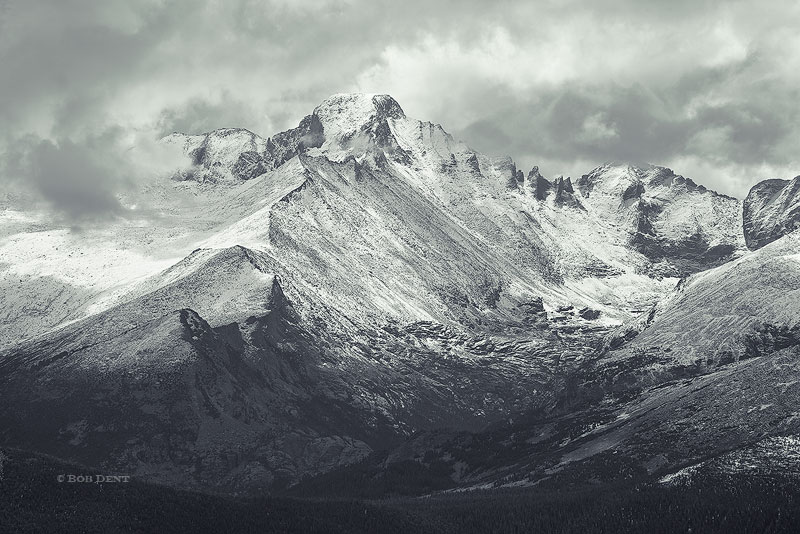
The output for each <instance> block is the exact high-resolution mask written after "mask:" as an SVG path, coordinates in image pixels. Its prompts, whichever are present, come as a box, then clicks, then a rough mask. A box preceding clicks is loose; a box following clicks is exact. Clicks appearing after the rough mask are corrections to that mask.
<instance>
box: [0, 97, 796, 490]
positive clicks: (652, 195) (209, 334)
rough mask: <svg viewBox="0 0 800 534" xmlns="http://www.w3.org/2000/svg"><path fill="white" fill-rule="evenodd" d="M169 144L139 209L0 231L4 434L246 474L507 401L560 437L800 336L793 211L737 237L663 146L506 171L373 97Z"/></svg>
mask: <svg viewBox="0 0 800 534" xmlns="http://www.w3.org/2000/svg"><path fill="white" fill-rule="evenodd" d="M164 142H168V143H180V144H181V146H183V147H184V149H185V150H186V152H187V154H189V155H190V156H191V158H192V160H193V164H192V165H191V166H190V167H189V168H187V169H185V170H184V171H183V172H182V173H180V175H179V178H182V179H179V180H165V181H164V182H163V183H160V182H159V183H155V184H150V185H148V188H146V189H145V190H143V191H142V192H140V193H137V194H138V195H139V196H138V197H137V202H141V203H142V205H143V206H147V207H148V209H149V211H147V210H143V211H141V212H139V211H137V212H136V214H135V215H136V217H140V218H138V219H137V218H136V217H134V216H133V215H132V216H131V218H130V219H125V220H120V221H114V222H112V223H109V225H108V226H107V227H104V228H102V229H97V230H92V229H89V230H86V231H84V232H82V233H80V234H76V233H72V232H70V231H69V230H68V229H59V228H49V227H47V226H46V225H47V222H46V221H36V222H35V223H31V224H29V225H27V226H26V225H21V226H20V230H19V232H17V233H15V234H13V235H11V236H8V237H7V238H4V239H3V240H2V241H0V291H2V292H3V296H4V309H3V311H2V313H3V314H4V315H0V333H2V334H3V335H2V338H1V339H0V436H1V437H2V439H3V442H4V443H8V444H10V445H15V446H20V447H24V448H29V449H34V450H39V451H42V452H47V453H50V454H54V455H57V456H59V457H62V458H66V459H71V460H73V461H81V462H84V463H88V464H90V465H95V466H97V467H103V468H105V469H114V470H118V471H120V472H128V473H132V474H136V475H137V476H141V477H145V478H151V479H154V480H157V481H159V482H164V483H169V484H175V485H182V486H191V487H200V488H208V487H214V489H218V490H223V491H263V490H264V489H267V488H277V487H281V486H283V485H286V484H291V483H294V482H297V481H298V480H300V479H302V478H303V477H304V476H307V475H317V474H319V473H322V472H325V471H328V470H330V469H332V468H334V467H337V466H341V465H344V464H348V463H352V462H354V461H357V460H359V459H361V458H363V457H364V456H365V455H367V454H368V453H370V452H371V451H375V450H380V449H387V448H392V447H395V446H398V445H399V444H402V443H403V442H404V441H405V440H407V439H408V438H409V437H410V436H412V435H415V434H416V433H419V432H424V433H426V432H437V431H440V430H441V429H444V428H446V429H448V432H449V431H454V432H456V433H458V432H477V431H479V430H481V429H483V428H486V427H487V425H502V424H503V421H507V420H508V419H509V418H513V417H516V415H517V414H528V415H526V417H532V416H530V414H538V415H537V417H544V418H545V419H546V418H548V417H567V419H565V420H564V421H563V426H562V427H560V430H559V432H560V433H558V432H557V433H555V434H553V436H556V434H558V440H556V437H553V440H556V441H554V442H553V443H552V447H553V448H554V450H555V449H558V447H559V445H558V443H561V442H563V441H564V440H565V439H567V437H568V436H569V435H572V434H573V433H575V432H577V433H578V435H580V434H581V433H582V432H583V431H581V430H580V428H579V427H576V426H574V425H575V424H578V423H575V420H570V419H569V417H570V416H571V415H570V414H571V413H572V412H570V410H573V409H578V408H580V409H584V407H585V403H586V402H594V401H597V400H598V399H603V398H606V397H605V396H606V395H609V396H614V395H616V396H617V397H619V396H624V395H625V394H627V393H626V392H629V391H631V390H635V389H636V388H639V389H641V388H642V387H649V385H652V384H655V383H658V381H659V380H661V379H662V378H663V379H673V378H674V377H675V376H676V371H675V370H676V369H678V368H681V366H683V367H686V368H687V369H688V368H689V367H691V369H689V370H688V371H686V373H687V376H689V375H691V376H695V375H697V374H698V373H702V372H707V371H709V369H710V370H712V371H713V370H716V369H718V368H720V367H724V366H725V365H728V363H726V362H728V360H730V361H731V362H735V361H744V360H747V359H748V358H750V359H753V358H757V357H761V356H752V355H754V354H759V355H762V356H763V355H766V354H771V353H772V352H774V351H778V350H786V349H787V348H790V346H791V344H792V343H793V341H792V340H794V339H796V337H797V336H796V324H795V323H793V322H792V319H791V317H793V316H794V315H792V314H795V312H796V311H797V310H795V308H796V306H794V305H793V302H795V301H796V300H798V299H796V296H795V295H794V294H793V293H792V288H791V287H788V286H786V284H792V283H794V282H793V281H794V278H795V277H796V274H797V273H796V272H795V271H796V269H795V266H796V264H797V262H796V260H795V259H793V258H794V256H793V254H795V255H796V252H793V251H794V250H796V249H797V243H796V239H795V237H796V236H794V235H787V236H784V237H783V238H781V239H779V240H777V241H776V242H774V243H772V244H770V245H768V246H766V247H764V248H762V249H760V250H758V251H756V252H755V253H746V252H745V251H744V248H745V247H744V244H743V237H742V235H741V228H742V221H741V209H740V206H739V203H738V201H736V200H735V199H731V198H729V197H725V196H722V195H718V194H716V193H713V192H711V191H708V190H706V189H705V188H704V187H702V186H699V185H696V184H695V183H694V182H692V181H691V180H688V179H686V178H683V177H681V176H678V175H676V174H674V173H673V172H672V171H670V170H669V169H665V168H662V167H652V166H651V167H633V166H629V165H605V166H602V167H599V168H597V169H595V170H594V171H592V172H590V173H589V174H587V175H584V176H583V177H581V179H580V180H578V181H576V183H574V184H573V183H572V181H571V179H570V178H566V179H564V178H561V177H560V178H557V179H555V180H553V181H549V180H547V179H545V178H544V177H543V176H542V175H541V174H540V173H539V170H538V168H536V167H534V169H532V170H531V172H529V173H528V174H527V176H525V175H524V174H523V173H522V172H521V171H520V170H519V169H517V166H516V164H515V163H514V162H513V161H512V160H511V159H510V158H507V157H506V158H496V157H489V156H486V155H483V154H480V153H477V152H475V151H474V150H472V149H471V148H469V147H468V146H467V145H465V144H464V143H461V142H459V141H457V140H455V139H454V138H453V137H452V136H450V135H449V134H448V133H447V132H446V131H445V130H444V129H443V128H442V127H441V126H439V125H435V124H431V123H430V122H421V121H418V120H415V119H413V118H410V117H407V116H406V115H405V113H404V112H403V110H402V108H401V107H400V106H399V104H398V103H397V102H396V101H394V99H392V98H391V97H389V96H386V95H362V94H343V95H334V96H332V97H330V98H329V99H326V100H325V101H324V102H322V103H321V104H320V105H319V106H317V107H316V108H315V109H314V110H313V112H312V113H311V114H310V115H308V116H307V117H306V118H304V119H303V120H302V121H301V123H300V124H299V125H298V127H297V128H294V129H292V130H288V131H286V132H283V133H279V134H276V135H273V136H272V137H270V138H262V137H259V136H257V135H256V134H253V133H252V132H248V131H246V130H236V129H225V130H216V131H214V132H210V133H208V134H204V135H200V136H188V135H183V134H174V135H172V136H169V137H168V138H166V139H165V140H164ZM130 203H131V204H132V203H133V202H132V201H131V202H130ZM139 213H141V215H139ZM43 228H44V230H43ZM726 261H727V263H725V262H726ZM720 263H722V264H723V265H721V266H718V265H719V264H720ZM678 276H681V277H683V276H688V278H686V279H685V280H683V281H682V282H680V284H679V279H678ZM781 284H784V286H786V287H784V286H781ZM676 286H677V288H676ZM793 287H796V285H795V286H793ZM757 321H758V322H759V324H758V325H757V324H756V322H757ZM726 325H728V326H726ZM730 325H732V326H730ZM732 329H733V330H732ZM736 329H739V333H740V334H741V336H740V337H741V339H740V338H739V337H736V339H737V340H738V341H737V343H738V344H737V345H736V350H735V351H732V352H731V353H730V354H731V355H732V356H730V357H729V355H728V353H725V354H722V353H721V352H720V350H721V347H723V345H724V343H725V342H726V339H727V338H732V337H735V334H736ZM748 336H750V337H748ZM739 341H740V342H739ZM718 353H719V354H718ZM748 355H750V356H748ZM697 360H700V361H702V362H704V363H703V365H702V366H701V367H702V369H699V370H698V369H695V368H696V367H697V366H696V364H695V362H696V361H697ZM709 361H710V363H709ZM691 373H694V374H691ZM565 414H566V415H565ZM580 417H583V416H580ZM580 420H581V421H583V420H584V419H580ZM29 421H36V424H34V425H30V424H28V422H29ZM559 424H561V423H559ZM537 428H538V427H537ZM528 438H531V439H534V440H535V436H532V435H531V434H528V436H527V438H526V439H528ZM504 439H505V438H504ZM532 443H533V442H532ZM529 445H530V444H529ZM498 446H499V445H498ZM558 450H560V449H558Z"/></svg>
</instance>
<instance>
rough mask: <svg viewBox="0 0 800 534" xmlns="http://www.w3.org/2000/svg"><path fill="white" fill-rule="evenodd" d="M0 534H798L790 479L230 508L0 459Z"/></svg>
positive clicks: (274, 502) (27, 458) (15, 455)
mask: <svg viewBox="0 0 800 534" xmlns="http://www.w3.org/2000/svg"><path fill="white" fill-rule="evenodd" d="M4 452H5V454H6V456H7V458H8V459H7V460H6V461H5V462H4V470H3V478H2V480H0V532H65V533H69V532H103V533H106V532H108V533H122V532H125V533H128V532H136V533H139V532H141V533H145V532H179V533H180V532H289V533H291V532H310V533H315V532H316V533H345V532H347V533H349V532H354V533H361V532H376V533H377V532H379V533H385V534H393V533H403V534H405V533H413V532H436V533H444V534H447V533H453V534H456V533H457V534H471V533H523V532H524V533H527V532H553V533H570V532H598V533H602V532H609V533H612V532H613V533H617V532H647V533H648V534H658V533H672V532H694V533H698V532H704V533H705V532H710V533H714V532H718V533H726V534H727V533H737V532H759V533H761V532H763V533H777V532H800V486H799V485H798V483H797V481H796V480H793V479H790V478H765V477H753V476H751V477H744V476H726V477H723V478H713V477H711V478H706V479H703V480H698V481H695V482H694V483H692V484H691V485H688V486H662V485H657V484H638V485H627V486H626V485H620V484H617V485H608V484H607V485H597V486H592V487H586V486H583V487H579V486H575V487H571V488H560V489H555V490H546V489H544V488H542V489H536V488H528V489H517V490H493V491H485V492H476V493H449V494H437V495H434V496H430V497H416V498H412V497H397V498H392V499H383V500H364V501H358V500H337V499H335V498H330V499H313V500H312V499H300V498H288V497H280V498H279V497H269V498H261V499H238V500H237V499H233V498H227V497H220V496H212V495H205V494H199V493H193V492H186V491H179V490H174V489H170V488H166V487H161V486H156V485H151V484H144V483H140V482H136V481H135V480H134V481H132V482H130V483H123V484H120V483H114V484H100V485H98V484H75V483H73V484H67V483H59V482H58V478H57V477H58V475H59V474H64V473H65V472H66V473H75V474H77V472H76V471H75V469H76V468H75V467H74V466H67V465H64V464H61V463H59V462H57V461H54V460H50V459H47V458H42V457H39V456H33V455H28V454H24V453H20V452H16V451H4Z"/></svg>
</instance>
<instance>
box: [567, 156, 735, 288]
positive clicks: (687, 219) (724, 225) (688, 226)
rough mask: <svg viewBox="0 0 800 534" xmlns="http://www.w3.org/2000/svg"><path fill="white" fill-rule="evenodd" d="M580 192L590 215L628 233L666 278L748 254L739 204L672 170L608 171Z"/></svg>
mask: <svg viewBox="0 0 800 534" xmlns="http://www.w3.org/2000/svg"><path fill="white" fill-rule="evenodd" d="M576 186H577V189H578V191H580V194H581V203H582V204H583V205H584V206H586V207H587V209H589V210H591V211H594V212H595V213H597V214H598V215H599V216H600V217H601V218H604V219H607V220H610V221H611V222H612V223H613V224H614V225H616V227H617V228H619V229H620V230H621V231H624V232H626V233H627V234H628V236H629V242H630V243H631V245H632V246H633V247H634V248H635V249H636V250H638V251H640V252H642V253H643V254H644V255H645V256H647V257H648V258H649V259H650V260H651V261H652V262H654V263H655V264H656V267H657V268H661V269H663V270H664V271H666V272H673V273H676V274H678V275H685V274H689V273H692V272H696V271H699V270H703V269H707V268H709V267H712V266H714V265H718V264H719V263H721V262H723V261H726V260H728V259H730V258H731V257H732V256H733V255H734V253H736V252H737V251H742V250H743V249H744V242H743V240H742V236H741V227H742V221H741V203H740V202H739V201H737V200H736V199H734V198H731V197H728V196H724V195H720V194H717V193H715V192H713V191H709V190H708V189H706V188H705V187H703V186H701V185H697V184H695V183H694V182H693V181H692V180H690V179H688V178H684V177H683V176H680V175H676V174H675V173H674V172H673V171H672V170H671V169H667V168H665V167H656V166H648V167H641V168H640V167H633V166H631V165H604V166H602V167H599V168H597V169H595V170H593V171H592V172H590V173H589V174H585V175H583V176H581V178H580V179H579V180H578V182H577V184H576Z"/></svg>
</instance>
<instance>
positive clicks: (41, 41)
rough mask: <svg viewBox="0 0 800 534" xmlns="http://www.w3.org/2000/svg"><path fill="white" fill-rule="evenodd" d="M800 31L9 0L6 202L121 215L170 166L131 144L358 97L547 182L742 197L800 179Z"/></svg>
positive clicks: (697, 19) (763, 16)
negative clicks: (566, 179) (608, 171)
mask: <svg viewBox="0 0 800 534" xmlns="http://www.w3.org/2000/svg"><path fill="white" fill-rule="evenodd" d="M798 23H800V7H798V5H797V4H796V3H794V2H791V1H777V2H770V3H769V4H764V3H760V2H754V1H750V2H744V1H741V2H736V1H733V2H711V1H691V2H689V1H674V2H660V1H658V2H648V1H644V2H642V1H634V0H624V1H623V0H612V1H598V2H578V1H541V2H525V1H500V2H492V3H487V2H478V1H466V2H450V1H442V2H422V1H416V0H415V1H411V2H404V3H400V2H380V1H370V2H367V1H355V0H353V1H347V0H330V1H328V0H311V1H305V2H302V1H289V0H273V1H252V0H239V1H226V2H220V1H208V2H195V1H181V0H179V1H172V2H166V1H162V0H140V1H138V2H127V1H120V0H108V1H103V2H99V1H90V0H52V1H39V2H28V1H24V0H19V1H18V0H7V1H5V2H2V3H0V66H2V76H0V153H1V154H2V156H0V157H2V159H1V160H0V173H2V174H0V186H1V187H3V188H4V189H6V191H10V190H12V189H14V190H23V191H25V193H26V194H28V195H30V196H32V197H34V198H38V199H39V200H41V201H42V202H45V203H46V205H47V206H49V208H50V209H53V210H55V211H57V212H58V213H60V214H62V215H64V216H65V217H68V218H71V219H81V218H87V217H88V218H103V217H114V216H119V215H124V213H125V208H124V206H122V205H121V204H120V202H119V199H118V197H119V194H120V193H121V192H123V191H125V190H126V189H128V188H131V187H135V185H136V182H137V181H138V180H141V179H144V177H145V176H146V175H147V174H148V173H157V172H158V169H157V168H154V167H153V165H152V160H153V158H137V157H135V156H136V151H133V152H131V147H132V146H134V145H136V146H138V145H142V144H144V145H148V143H151V142H154V140H156V139H157V138H158V137H160V136H162V135H164V134H166V133H169V132H172V131H185V132H188V133H199V132H201V131H207V130H211V129H214V128H220V127H244V128H248V129H250V130H253V131H255V132H258V133H260V134H262V135H270V134H272V133H275V132H277V131H280V130H283V129H286V128H289V127H292V126H294V125H296V124H297V123H298V122H299V120H300V119H301V118H302V117H303V116H304V115H306V114H308V113H309V112H310V111H311V110H312V109H313V108H314V106H315V105H316V104H318V103H319V102H320V101H321V100H322V99H324V98H325V97H327V96H329V95H330V94H332V93H336V92H345V91H364V92H377V93H388V94H391V95H392V96H394V97H395V98H396V99H397V100H398V101H399V102H400V104H401V105H402V106H403V107H404V109H405V111H406V113H407V114H408V115H409V116H413V117H416V118H420V119H423V120H431V121H434V122H438V123H441V124H443V125H444V127H445V128H446V129H448V130H449V131H451V133H453V134H454V135H456V136H457V137H459V138H461V139H463V140H464V141H465V142H467V143H468V144H470V145H471V146H473V147H474V148H476V149H478V150H481V151H484V152H487V153H490V154H496V155H510V156H512V157H513V158H514V159H515V160H516V161H517V162H518V165H520V166H521V167H530V166H533V165H539V166H540V167H541V168H542V170H543V172H544V173H545V174H549V175H557V174H564V175H573V176H574V175H578V174H581V173H584V172H587V171H588V170H590V169H591V168H592V167H594V166H596V165H598V164H601V163H603V162H605V161H634V162H650V163H655V164H662V165H668V166H670V167H673V168H674V169H675V170H676V172H679V173H681V174H684V175H686V176H690V177H692V178H693V179H695V180H696V181H698V182H700V183H704V184H706V185H707V186H709V187H712V188H714V189H717V190H719V191H721V192H724V193H728V194H733V195H736V196H740V197H741V196H743V195H744V194H746V193H747V190H748V189H749V187H750V186H751V185H752V184H753V183H755V182H756V181H758V180H760V179H763V178H768V177H783V178H785V177H791V176H794V175H796V174H799V173H800V162H799V161H798V160H800V158H798V153H800V150H799V149H800V141H798V140H800V112H798V106H797V102H798V96H800V95H799V94H798V92H799V91H798V87H800V74H798V73H800V35H798V34H797V32H796V28H797V27H798ZM147 150H150V149H147ZM140 159H150V160H151V161H150V162H143V161H139V160H140ZM155 160H156V161H164V162H165V164H170V165H171V164H173V162H172V160H171V159H170V158H168V157H165V158H161V159H159V158H155ZM6 197H8V195H6ZM2 200H3V196H2V195H0V201H2Z"/></svg>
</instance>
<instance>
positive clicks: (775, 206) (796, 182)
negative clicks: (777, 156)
mask: <svg viewBox="0 0 800 534" xmlns="http://www.w3.org/2000/svg"><path fill="white" fill-rule="evenodd" d="M743 219H744V238H745V241H746V242H747V247H748V248H750V250H756V249H759V248H761V247H763V246H764V245H767V244H769V243H771V242H773V241H775V240H776V239H778V238H780V237H781V236H783V235H786V234H788V233H791V232H793V231H795V230H797V229H798V228H800V176H798V177H796V178H794V179H793V180H764V181H763V182H760V183H758V184H756V185H755V186H753V188H752V189H750V193H748V195H747V198H745V199H744V209H743Z"/></svg>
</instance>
